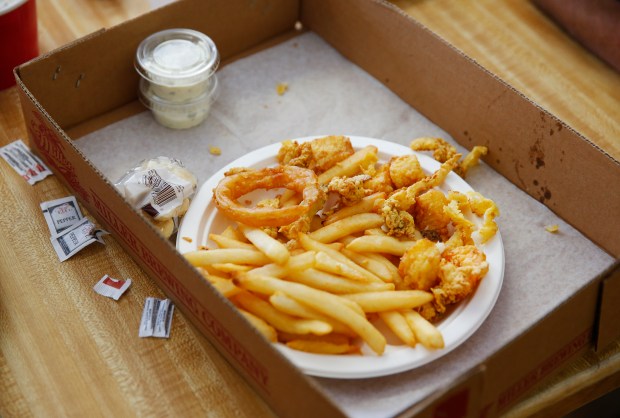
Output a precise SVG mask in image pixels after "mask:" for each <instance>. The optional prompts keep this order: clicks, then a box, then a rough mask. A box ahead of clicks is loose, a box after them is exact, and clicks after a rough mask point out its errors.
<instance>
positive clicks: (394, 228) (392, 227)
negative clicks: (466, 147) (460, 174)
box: [380, 154, 461, 238]
mask: <svg viewBox="0 0 620 418" xmlns="http://www.w3.org/2000/svg"><path fill="white" fill-rule="evenodd" d="M459 158H461V154H455V155H454V156H452V157H451V158H450V159H449V160H448V161H446V162H445V163H443V164H442V165H441V167H439V169H438V170H437V171H435V172H434V173H433V174H432V175H430V176H427V177H424V178H423V179H421V180H419V181H417V182H416V183H414V184H412V185H411V186H409V187H405V188H402V189H399V190H398V191H396V192H394V193H392V195H390V196H389V197H388V198H387V199H385V202H384V203H383V206H382V207H381V210H380V213H381V215H382V216H383V218H384V220H385V225H386V227H387V229H388V234H389V235H395V236H406V237H410V238H413V237H415V232H416V228H415V219H414V218H413V216H412V215H411V214H410V213H409V210H410V209H411V208H412V207H413V205H414V204H415V201H416V198H417V197H418V196H419V195H420V194H422V193H424V192H426V191H428V190H431V189H432V188H434V187H437V186H439V185H441V184H442V183H443V182H444V180H445V179H446V177H447V176H448V174H449V173H450V171H452V170H453V169H454V167H456V165H457V164H458V160H459Z"/></svg>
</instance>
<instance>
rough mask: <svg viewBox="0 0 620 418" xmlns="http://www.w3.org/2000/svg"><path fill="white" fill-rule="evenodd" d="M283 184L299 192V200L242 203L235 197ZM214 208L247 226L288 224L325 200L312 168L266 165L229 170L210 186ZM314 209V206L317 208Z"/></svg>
mask: <svg viewBox="0 0 620 418" xmlns="http://www.w3.org/2000/svg"><path fill="white" fill-rule="evenodd" d="M278 188H286V189H288V190H291V191H293V192H296V193H301V194H302V197H303V200H302V201H301V202H300V203H299V204H297V205H292V206H282V207H278V208H271V207H261V208H259V207H254V208H252V207H245V206H242V205H241V204H240V203H239V202H238V201H237V199H238V198H240V197H242V196H244V195H245V194H247V193H249V192H251V191H254V190H257V189H267V190H270V189H278ZM213 199H214V201H215V204H216V206H217V208H218V209H219V210H220V211H221V212H222V213H224V215H226V216H227V217H229V218H230V219H233V220H235V221H237V222H241V223H243V224H245V225H248V226H254V227H261V226H282V225H288V224H290V223H292V222H294V221H296V220H298V219H299V218H300V217H301V216H303V215H305V214H307V213H308V212H309V211H311V210H313V208H314V207H315V206H316V205H318V204H321V205H322V204H324V203H325V192H324V191H323V190H322V189H321V187H320V186H319V182H318V179H317V176H316V174H315V173H314V172H313V171H312V170H308V169H305V168H300V167H295V166H288V165H285V166H277V167H268V168H263V169H261V170H241V171H240V170H235V171H234V172H233V171H232V170H231V171H229V172H227V173H225V175H224V178H222V179H221V180H220V181H219V183H218V184H217V186H216V187H215V188H214V189H213ZM317 210H318V209H317Z"/></svg>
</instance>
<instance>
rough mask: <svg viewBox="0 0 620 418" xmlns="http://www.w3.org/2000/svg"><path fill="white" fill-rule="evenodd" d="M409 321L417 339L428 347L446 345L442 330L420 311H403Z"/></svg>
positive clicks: (434, 347) (436, 347)
mask: <svg viewBox="0 0 620 418" xmlns="http://www.w3.org/2000/svg"><path fill="white" fill-rule="evenodd" d="M403 315H404V316H405V319H406V320H407V323H408V324H409V326H410V327H411V329H412V330H413V333H414V334H415V337H416V339H417V340H418V341H419V342H420V343H421V344H422V345H423V346H424V347H426V348H430V349H438V348H443V347H444V341H443V336H442V335H441V332H440V331H439V330H438V329H437V328H436V327H435V326H434V325H433V324H431V323H430V322H428V321H427V320H426V319H424V318H423V317H422V315H420V314H419V313H418V312H416V311H413V310H409V311H405V312H403Z"/></svg>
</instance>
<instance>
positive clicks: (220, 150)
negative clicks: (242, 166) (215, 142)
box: [209, 147, 222, 155]
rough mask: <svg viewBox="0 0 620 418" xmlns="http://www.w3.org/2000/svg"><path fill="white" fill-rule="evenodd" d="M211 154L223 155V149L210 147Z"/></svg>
mask: <svg viewBox="0 0 620 418" xmlns="http://www.w3.org/2000/svg"><path fill="white" fill-rule="evenodd" d="M209 152H210V153H211V154H213V155H222V149H221V148H220V147H210V148H209Z"/></svg>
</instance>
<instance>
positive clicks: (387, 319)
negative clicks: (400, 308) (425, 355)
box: [378, 311, 416, 347]
mask: <svg viewBox="0 0 620 418" xmlns="http://www.w3.org/2000/svg"><path fill="white" fill-rule="evenodd" d="M378 315H379V318H381V320H382V321H383V322H384V323H385V325H387V326H388V328H389V329H390V330H392V332H393V333H394V335H396V336H397V337H398V338H399V339H400V340H401V341H402V342H404V343H405V344H407V345H408V346H411V347H413V346H415V344H416V339H415V335H414V334H413V330H412V329H411V327H410V326H409V323H408V322H407V320H406V319H405V317H404V316H403V315H402V314H401V313H400V312H397V311H383V312H379V313H378Z"/></svg>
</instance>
